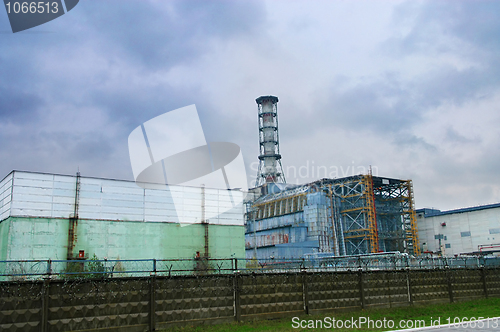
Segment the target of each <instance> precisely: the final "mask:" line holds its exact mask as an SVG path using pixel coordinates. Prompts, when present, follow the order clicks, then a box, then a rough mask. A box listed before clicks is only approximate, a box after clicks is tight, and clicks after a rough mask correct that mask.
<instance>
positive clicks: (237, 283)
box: [233, 271, 241, 322]
mask: <svg viewBox="0 0 500 332" xmlns="http://www.w3.org/2000/svg"><path fill="white" fill-rule="evenodd" d="M240 292H241V276H240V274H239V273H238V272H237V271H236V272H235V273H234V277H233V294H234V319H235V320H236V321H237V322H239V321H241V305H240Z"/></svg>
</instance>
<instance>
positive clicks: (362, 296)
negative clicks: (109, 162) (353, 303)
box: [358, 269, 366, 309]
mask: <svg viewBox="0 0 500 332" xmlns="http://www.w3.org/2000/svg"><path fill="white" fill-rule="evenodd" d="M358 279H359V300H360V302H361V309H365V307H366V302H365V288H364V285H363V282H364V277H363V270H362V269H359V270H358Z"/></svg>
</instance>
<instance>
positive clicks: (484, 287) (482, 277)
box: [481, 266, 488, 298]
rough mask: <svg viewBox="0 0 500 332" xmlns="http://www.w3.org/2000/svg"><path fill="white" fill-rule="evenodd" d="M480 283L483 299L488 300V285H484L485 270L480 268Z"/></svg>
mask: <svg viewBox="0 0 500 332" xmlns="http://www.w3.org/2000/svg"><path fill="white" fill-rule="evenodd" d="M481 281H482V282H483V291H484V297H485V298H488V284H487V283H486V268H485V267H484V266H482V267H481Z"/></svg>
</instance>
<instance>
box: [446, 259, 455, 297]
mask: <svg viewBox="0 0 500 332" xmlns="http://www.w3.org/2000/svg"><path fill="white" fill-rule="evenodd" d="M445 268H446V280H447V282H448V295H449V296H450V303H452V302H454V301H455V299H454V298H453V284H452V280H451V273H450V269H449V267H448V266H446V267H445Z"/></svg>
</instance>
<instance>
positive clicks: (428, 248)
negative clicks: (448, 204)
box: [416, 204, 500, 256]
mask: <svg viewBox="0 0 500 332" xmlns="http://www.w3.org/2000/svg"><path fill="white" fill-rule="evenodd" d="M416 212H417V224H418V233H419V237H420V241H421V243H422V249H423V251H424V252H428V253H434V254H440V255H443V256H454V255H460V254H488V253H496V252H500V204H489V205H482V206H476V207H470V208H463V209H457V210H449V211H440V210H436V209H419V210H417V211H416Z"/></svg>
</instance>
